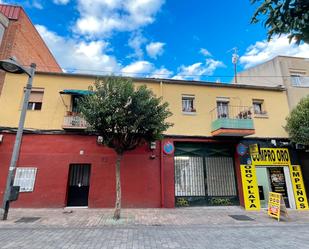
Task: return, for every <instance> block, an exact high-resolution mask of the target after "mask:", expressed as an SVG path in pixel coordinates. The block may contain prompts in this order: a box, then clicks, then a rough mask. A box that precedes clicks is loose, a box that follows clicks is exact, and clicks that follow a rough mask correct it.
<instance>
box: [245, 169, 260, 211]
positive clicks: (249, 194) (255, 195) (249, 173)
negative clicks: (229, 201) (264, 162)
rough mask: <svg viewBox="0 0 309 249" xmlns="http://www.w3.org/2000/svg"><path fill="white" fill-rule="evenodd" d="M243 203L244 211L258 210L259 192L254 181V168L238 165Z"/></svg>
mask: <svg viewBox="0 0 309 249" xmlns="http://www.w3.org/2000/svg"><path fill="white" fill-rule="evenodd" d="M240 171H241V179H242V186H243V191H244V201H245V209H246V210H252V211H253V210H260V208H261V207H260V198H259V190H258V185H257V180H256V172H255V166H253V165H240Z"/></svg>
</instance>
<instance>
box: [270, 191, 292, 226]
mask: <svg viewBox="0 0 309 249" xmlns="http://www.w3.org/2000/svg"><path fill="white" fill-rule="evenodd" d="M267 213H268V215H269V216H271V217H274V218H276V219H278V221H279V220H280V215H281V213H282V214H283V215H284V216H288V212H287V209H286V206H285V203H284V200H283V197H282V195H281V194H279V193H275V192H269V197H268V211H267Z"/></svg>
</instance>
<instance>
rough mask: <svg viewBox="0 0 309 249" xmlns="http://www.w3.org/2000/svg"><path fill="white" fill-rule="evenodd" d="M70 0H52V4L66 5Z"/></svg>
mask: <svg viewBox="0 0 309 249" xmlns="http://www.w3.org/2000/svg"><path fill="white" fill-rule="evenodd" d="M69 2H70V0H53V3H54V4H60V5H66V4H68V3H69Z"/></svg>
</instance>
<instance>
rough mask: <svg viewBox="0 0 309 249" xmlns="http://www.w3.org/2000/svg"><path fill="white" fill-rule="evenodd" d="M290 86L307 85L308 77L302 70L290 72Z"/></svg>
mask: <svg viewBox="0 0 309 249" xmlns="http://www.w3.org/2000/svg"><path fill="white" fill-rule="evenodd" d="M290 76H291V83H292V86H300V87H309V77H306V73H305V72H304V71H303V72H291V74H290Z"/></svg>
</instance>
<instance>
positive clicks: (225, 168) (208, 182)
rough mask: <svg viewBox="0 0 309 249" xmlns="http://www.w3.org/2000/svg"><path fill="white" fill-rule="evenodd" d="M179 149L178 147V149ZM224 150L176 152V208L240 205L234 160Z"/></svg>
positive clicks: (208, 149)
mask: <svg viewBox="0 0 309 249" xmlns="http://www.w3.org/2000/svg"><path fill="white" fill-rule="evenodd" d="M176 149H177V147H176ZM229 155H231V151H229V150H225V149H224V148H223V149H222V148H221V149H220V148H211V147H208V148H202V149H201V148H197V149H194V148H193V149H192V148H190V149H188V148H187V149H184V150H178V152H177V153H175V158H174V161H175V197H176V206H194V205H237V204H238V195H237V186H236V178H235V169H234V160H233V157H231V156H229Z"/></svg>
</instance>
